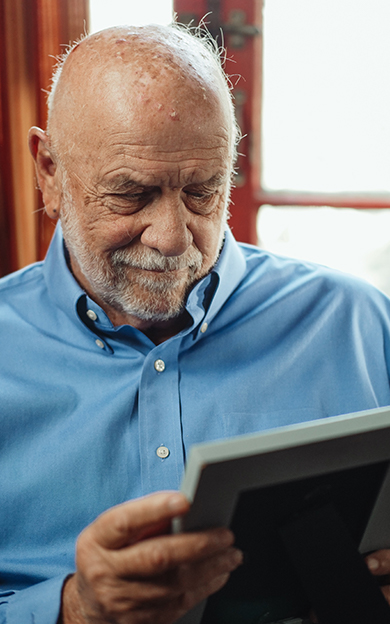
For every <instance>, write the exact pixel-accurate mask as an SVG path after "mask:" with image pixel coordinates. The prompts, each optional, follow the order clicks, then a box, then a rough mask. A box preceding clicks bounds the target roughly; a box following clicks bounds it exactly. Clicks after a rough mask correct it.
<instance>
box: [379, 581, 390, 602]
mask: <svg viewBox="0 0 390 624" xmlns="http://www.w3.org/2000/svg"><path fill="white" fill-rule="evenodd" d="M381 591H382V594H383V595H384V597H385V599H386V602H387V603H388V604H390V585H384V586H383V587H381Z"/></svg>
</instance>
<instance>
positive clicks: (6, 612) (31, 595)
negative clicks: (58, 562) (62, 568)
mask: <svg viewBox="0 0 390 624" xmlns="http://www.w3.org/2000/svg"><path fill="white" fill-rule="evenodd" d="M68 576H69V575H66V576H56V577H54V578H52V579H50V580H48V581H43V582H42V583H37V584H36V585H32V586H31V587H28V588H27V589H22V590H20V591H16V592H14V593H13V594H12V595H9V593H8V592H7V594H6V593H5V592H4V593H3V595H2V594H1V593H0V624H57V622H58V617H59V614H60V608H61V594H62V587H63V585H64V582H65V579H66V578H67V577H68Z"/></svg>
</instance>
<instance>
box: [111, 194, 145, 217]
mask: <svg viewBox="0 0 390 624" xmlns="http://www.w3.org/2000/svg"><path fill="white" fill-rule="evenodd" d="M150 195H151V194H150V192H149V191H137V192H135V193H111V194H110V195H109V196H108V197H107V201H108V205H109V208H110V209H111V210H113V211H114V212H119V213H122V214H131V213H133V212H137V211H138V210H141V209H142V208H143V207H144V206H145V205H146V204H147V203H148V201H149V200H150Z"/></svg>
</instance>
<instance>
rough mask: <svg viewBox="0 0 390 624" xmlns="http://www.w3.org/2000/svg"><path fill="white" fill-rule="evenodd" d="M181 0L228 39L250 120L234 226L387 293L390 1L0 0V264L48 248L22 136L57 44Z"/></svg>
mask: <svg viewBox="0 0 390 624" xmlns="http://www.w3.org/2000/svg"><path fill="white" fill-rule="evenodd" d="M174 12H175V13H176V15H177V19H178V20H179V21H181V22H184V23H190V24H193V25H196V24H198V23H199V21H200V20H202V18H203V20H204V22H205V23H206V24H207V26H208V28H209V30H210V31H211V33H212V34H213V35H214V36H215V37H216V38H217V40H218V42H219V43H220V44H221V43H223V44H224V45H225V46H226V47H227V60H226V63H225V68H226V71H227V72H228V73H229V74H230V75H231V80H232V88H233V95H234V98H235V104H236V113H237V119H238V122H239V124H240V126H241V128H242V131H243V133H244V138H243V140H242V142H241V145H240V149H239V151H240V156H239V160H238V167H237V175H236V188H235V189H234V192H233V206H232V219H231V227H232V229H233V233H234V234H235V235H236V237H237V238H238V239H239V240H242V241H246V242H250V243H254V244H259V245H260V246H262V247H264V248H266V249H269V250H271V251H275V252H277V253H281V254H284V255H292V256H296V257H301V258H304V259H308V260H313V261H316V262H320V263H323V264H327V265H330V266H334V267H336V268H340V269H341V270H345V271H348V272H352V273H355V274H358V275H360V276H362V277H364V278H365V279H368V280H369V281H371V282H373V283H374V284H375V285H377V286H378V287H379V288H381V289H382V290H384V291H386V292H387V293H388V294H390V210H389V208H390V118H389V113H388V111H389V110H390V82H389V80H388V76H389V75H390V37H389V36H388V33H389V29H390V3H389V2H388V0H371V2H370V4H368V3H367V2H366V0H365V1H363V0H327V2H323V1H321V0H264V1H263V0H174V1H172V0H154V1H153V0H143V1H142V2H138V0H137V1H135V0H127V1H124V0H122V1H121V0H110V2H107V1H106V0H89V2H88V0H2V4H1V5H0V61H1V63H0V87H1V100H0V102H1V108H0V148H1V155H0V158H1V161H0V165H1V169H0V172H1V175H0V273H1V274H3V275H4V274H6V273H7V272H10V271H11V270H14V269H16V268H19V267H21V266H24V265H25V264H27V263H29V262H32V261H35V260H37V259H40V258H42V257H43V255H44V253H45V251H46V248H47V245H48V242H49V240H50V237H51V235H52V231H53V225H52V223H51V222H50V220H49V219H47V218H46V217H45V215H44V214H43V212H42V210H41V208H42V200H41V198H40V196H39V193H38V192H37V190H36V188H35V182H34V174H33V169H32V163H31V161H30V156H29V154H28V150H27V147H26V134H27V130H28V127H29V126H30V125H34V124H38V125H41V126H42V127H44V126H45V123H46V121H45V120H46V112H45V99H46V95H45V90H47V88H48V87H49V85H50V75H51V71H52V67H53V64H54V63H55V58H53V57H55V56H57V55H58V54H60V53H61V51H63V50H64V49H65V47H66V45H67V44H68V43H69V42H71V41H73V40H75V39H77V38H78V37H79V36H80V34H82V33H83V32H96V31H97V30H100V29H102V28H105V27H108V26H111V25H116V24H126V23H131V24H135V25H142V24H145V23H150V22H154V23H162V24H168V23H169V22H170V21H171V20H172V16H173V13H174Z"/></svg>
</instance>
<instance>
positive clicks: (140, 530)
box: [87, 492, 189, 549]
mask: <svg viewBox="0 0 390 624" xmlns="http://www.w3.org/2000/svg"><path fill="white" fill-rule="evenodd" d="M188 509H189V502H188V501H187V499H186V498H185V496H183V494H180V493H179V492H159V493H157V494H151V495H149V496H145V497H143V498H138V499H135V500H132V501H129V502H127V503H123V504H122V505H117V506H116V507H113V508H112V509H109V510H108V511H106V512H104V513H103V514H102V515H101V516H99V517H98V518H97V519H96V520H95V522H93V523H92V524H91V525H90V526H89V527H88V529H87V530H88V532H89V538H90V539H91V540H92V541H96V542H97V543H98V544H99V545H100V546H102V547H103V548H108V549H117V548H122V547H123V546H126V545H130V544H132V543H134V542H135V541H138V540H139V539H144V538H145V537H147V535H148V534H150V533H152V534H153V533H154V532H156V531H161V532H164V531H165V529H166V528H167V526H168V524H169V523H170V521H171V520H172V518H174V517H175V516H180V515H183V514H184V513H186V512H187V511H188Z"/></svg>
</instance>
